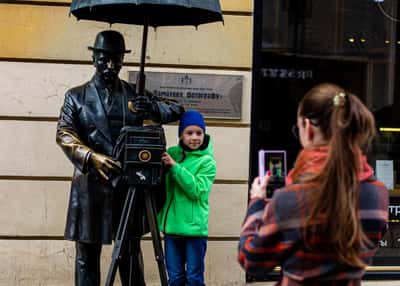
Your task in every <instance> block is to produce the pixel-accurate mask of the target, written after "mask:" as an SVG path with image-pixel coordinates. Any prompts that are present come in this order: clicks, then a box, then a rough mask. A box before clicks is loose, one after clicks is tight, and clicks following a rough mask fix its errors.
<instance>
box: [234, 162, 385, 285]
mask: <svg viewBox="0 0 400 286" xmlns="http://www.w3.org/2000/svg"><path fill="white" fill-rule="evenodd" d="M296 163H297V162H296ZM308 163H310V162H309V161H308ZM371 170H372V169H371ZM307 188H308V189H309V190H310V185H309V184H308V185H306V184H302V183H299V182H297V183H296V182H294V183H291V184H288V186H287V187H286V188H284V189H281V190H276V191H275V192H274V195H273V198H272V199H270V200H264V199H253V200H251V201H250V202H249V206H248V210H247V214H246V217H245V220H244V223H243V227H242V231H241V234H240V242H239V256H238V260H239V263H240V264H241V265H242V267H243V268H244V269H245V270H246V272H247V273H249V274H250V275H253V276H255V277H257V276H263V275H264V274H266V273H268V272H270V271H272V270H273V269H274V268H275V267H276V266H278V265H280V266H281V268H282V273H283V277H282V280H281V281H280V282H278V283H277V285H282V286H298V285H301V286H304V285H307V286H316V285H324V286H325V285H326V286H344V285H345V286H357V285H361V277H362V276H363V274H364V272H365V269H364V268H357V267H351V266H349V265H343V264H340V263H339V262H338V261H337V259H336V257H335V256H334V255H332V253H331V252H330V249H329V244H328V242H329V237H327V236H326V235H324V234H323V233H321V232H320V233H317V237H315V236H313V239H312V240H310V239H308V240H307V241H304V240H305V239H304V235H303V234H304V226H305V222H306V218H307V215H308V211H307V210H309V209H310V207H309V205H307V204H308V202H309V199H307V196H308V194H310V191H308V192H305V190H306V189H307ZM360 188H361V190H360V197H359V216H360V220H361V224H362V227H363V230H364V233H365V234H366V235H367V236H368V238H369V239H370V240H371V241H372V242H373V245H371V246H365V247H363V249H362V250H361V251H360V257H362V259H363V260H364V261H365V262H366V263H368V264H370V263H371V261H372V257H373V256H374V254H375V252H376V249H377V244H378V241H379V240H380V239H381V238H382V236H383V234H384V232H385V230H386V228H387V219H388V192H387V190H386V188H385V187H384V185H383V184H382V183H381V182H379V181H377V180H375V179H374V178H373V177H371V176H370V178H368V179H364V180H363V181H362V182H361V183H360ZM311 191H312V190H311ZM332 215H334V214H332ZM307 246H311V248H312V249H318V250H319V251H318V252H312V251H310V250H309V249H310V247H307Z"/></svg>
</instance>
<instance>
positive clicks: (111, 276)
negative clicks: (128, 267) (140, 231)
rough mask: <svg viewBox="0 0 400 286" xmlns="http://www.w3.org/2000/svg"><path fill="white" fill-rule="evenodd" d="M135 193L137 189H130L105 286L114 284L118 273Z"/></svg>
mask: <svg viewBox="0 0 400 286" xmlns="http://www.w3.org/2000/svg"><path fill="white" fill-rule="evenodd" d="M135 192H136V189H135V188H134V187H130V188H129V190H128V194H127V195H126V199H125V203H124V208H123V210H122V214H121V219H120V221H119V225H118V231H117V234H116V237H115V241H114V248H113V252H112V257H111V263H110V267H109V270H108V274H107V280H106V284H105V286H111V285H113V284H114V280H115V274H116V273H117V267H118V263H119V259H120V256H121V250H122V248H123V247H124V242H125V241H126V234H127V226H128V222H129V220H130V217H131V216H132V214H133V203H134V201H135Z"/></svg>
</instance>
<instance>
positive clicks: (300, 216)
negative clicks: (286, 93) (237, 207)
mask: <svg viewBox="0 0 400 286" xmlns="http://www.w3.org/2000/svg"><path fill="white" fill-rule="evenodd" d="M297 127H298V130H299V139H300V143H301V145H302V146H303V149H302V151H301V152H300V153H299V155H298V157H297V160H296V162H295V165H294V168H293V169H292V170H291V171H290V172H289V174H288V177H287V178H286V186H285V187H284V188H282V189H279V190H276V191H275V192H274V195H273V197H272V198H271V199H267V198H266V186H267V184H268V179H269V176H268V174H267V175H266V176H265V178H264V180H263V181H261V182H260V179H259V178H256V179H255V180H254V182H253V184H252V188H251V190H250V202H249V207H248V210H247V214H246V218H245V221H244V223H243V227H242V231H241V235H240V243H239V257H238V259H239V263H240V264H241V265H242V267H243V268H244V269H245V270H246V271H247V273H249V274H251V275H253V276H263V275H265V274H266V273H268V272H269V271H271V270H273V269H274V268H275V267H276V266H280V267H281V269H282V279H281V281H279V282H278V283H277V285H285V286H295V285H307V286H314V285H315V286H316V285H324V286H325V285H326V286H334V285H337V286H339V285H340V286H344V285H345V286H357V285H361V278H362V276H363V274H364V272H365V268H366V266H367V265H369V264H370V263H371V261H372V257H373V256H374V254H375V252H376V250H377V246H378V242H379V240H380V239H382V236H383V234H384V233H385V231H386V229H387V220H388V192H387V190H386V188H385V187H384V185H383V184H382V183H381V182H379V181H377V180H376V178H375V177H374V174H373V169H372V168H371V166H369V165H368V163H367V160H366V157H365V155H363V151H365V150H366V149H367V148H368V146H369V144H370V143H371V141H372V139H373V137H374V135H375V121H374V117H373V115H372V113H371V112H370V111H369V110H368V109H367V107H366V106H365V105H364V104H363V103H362V102H361V101H360V100H359V99H358V98H357V97H356V96H354V95H352V94H350V93H349V92H346V91H345V90H343V89H342V88H341V87H339V86H337V85H334V84H329V83H325V84H320V85H318V86H315V87H314V88H312V89H311V90H310V91H309V92H308V93H307V94H306V95H305V96H304V98H303V99H302V101H301V102H300V104H299V108H298V113H297Z"/></svg>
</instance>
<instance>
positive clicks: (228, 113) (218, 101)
mask: <svg viewBox="0 0 400 286" xmlns="http://www.w3.org/2000/svg"><path fill="white" fill-rule="evenodd" d="M136 77H137V72H136V71H130V72H129V81H131V82H133V83H135V82H136ZM146 90H148V91H150V92H151V93H153V94H154V95H156V96H160V97H163V98H166V99H174V100H176V101H178V102H179V103H181V104H182V105H183V106H184V107H185V109H186V110H188V109H196V110H198V111H200V112H201V113H203V115H204V117H207V118H224V119H240V118H241V116H242V93H243V76H237V75H214V74H213V75H210V74H188V73H168V72H146Z"/></svg>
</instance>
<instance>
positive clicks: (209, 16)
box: [70, 0, 223, 27]
mask: <svg viewBox="0 0 400 286" xmlns="http://www.w3.org/2000/svg"><path fill="white" fill-rule="evenodd" d="M70 11H71V13H72V14H73V15H74V16H75V17H76V18H77V19H78V20H80V19H85V20H94V21H101V22H108V23H110V24H114V23H121V24H135V25H144V24H148V25H149V26H152V27H159V26H183V25H193V26H198V25H200V24H205V23H211V22H217V21H223V18H222V14H221V6H220V4H219V1H218V0H73V1H72V3H71V8H70ZM146 22H147V23H146Z"/></svg>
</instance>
